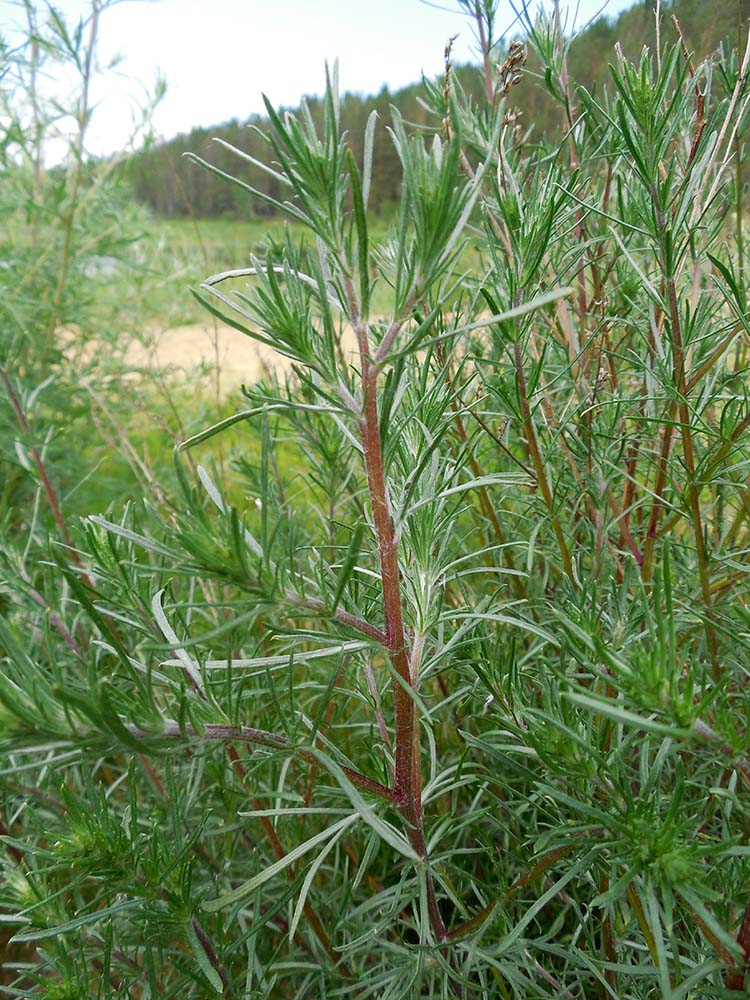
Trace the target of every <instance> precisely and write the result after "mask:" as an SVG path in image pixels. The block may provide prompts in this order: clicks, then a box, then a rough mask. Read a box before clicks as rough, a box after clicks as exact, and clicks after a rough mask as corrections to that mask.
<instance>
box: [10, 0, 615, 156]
mask: <svg viewBox="0 0 750 1000" xmlns="http://www.w3.org/2000/svg"><path fill="white" fill-rule="evenodd" d="M540 2H541V0H533V4H530V6H531V7H533V8H534V9H535V8H536V7H537V6H538V5H539V3H540ZM543 2H544V3H545V4H546V5H547V7H549V6H550V0H543ZM632 3H633V0H609V2H606V0H578V2H577V3H576V0H570V2H569V4H568V9H567V15H566V16H567V19H568V20H567V26H568V30H570V29H571V28H572V27H573V25H574V24H576V25H583V24H585V23H586V22H587V21H588V20H589V19H590V18H592V17H593V16H595V15H596V14H597V13H598V12H600V11H603V12H604V13H606V14H607V15H615V14H617V13H618V12H619V11H621V10H623V9H625V8H626V7H629V6H631V5H632ZM38 6H40V7H41V6H42V5H41V3H39V4H38ZM55 6H56V7H57V8H58V9H59V10H61V11H62V13H63V14H64V15H65V16H66V17H67V18H68V19H69V20H71V21H75V20H77V19H78V18H80V17H82V16H86V14H87V12H88V11H89V10H90V0H55ZM562 6H563V8H565V7H566V0H562ZM501 11H504V12H505V14H504V17H503V26H504V27H505V26H506V25H507V26H510V25H511V24H512V22H513V18H514V15H513V10H512V6H511V3H510V2H505V0H501ZM18 18H19V4H18V2H17V0H0V33H1V34H3V35H5V36H6V37H8V38H9V39H12V38H13V25H14V23H17V21H18ZM455 34H458V36H459V37H458V39H457V40H456V43H455V48H454V61H455V62H464V61H467V60H468V59H469V58H471V54H472V50H473V49H474V46H475V42H474V38H473V34H472V28H471V25H470V24H469V23H468V21H467V19H466V17H465V15H464V14H463V13H462V12H460V11H459V10H458V3H457V2H456V0H434V2H432V0H431V2H429V3H427V2H423V0H122V2H117V3H115V4H114V6H111V7H110V8H109V9H107V10H105V12H104V13H103V15H102V17H101V22H100V48H99V54H100V63H101V64H108V63H109V62H110V61H111V60H112V59H114V58H115V57H118V56H119V58H120V62H119V65H118V66H117V68H116V69H115V70H110V71H108V72H106V73H104V74H102V75H101V76H100V77H99V78H98V79H97V80H96V82H95V84H94V87H93V97H94V100H95V101H96V103H97V108H96V112H95V114H94V116H93V119H92V122H91V126H90V130H89V134H88V140H87V148H88V151H89V152H90V153H94V154H107V153H110V152H112V151H114V150H117V149H120V148H123V147H124V146H126V145H127V144H128V142H129V137H130V136H131V133H132V132H133V128H134V124H133V123H134V121H135V120H136V119H137V118H138V115H137V111H136V109H137V107H138V106H139V105H143V104H144V102H145V101H147V99H148V97H147V95H148V94H149V93H150V92H153V90H154V85H155V81H156V79H157V77H158V76H161V77H163V78H164V79H165V80H166V93H165V96H164V97H163V99H162V100H161V101H160V103H159V104H158V106H157V107H156V109H155V111H154V113H153V117H152V127H153V131H154V133H155V134H156V135H157V136H159V137H164V138H170V137H171V136H173V135H176V134H177V133H178V132H187V131H189V130H190V129H191V128H192V127H194V126H210V125H216V124H219V123H221V122H224V121H228V120H230V119H232V118H237V119H239V120H241V121H242V120H244V119H246V118H247V117H248V116H249V115H251V114H253V113H254V112H258V111H262V110H263V104H262V98H261V94H262V93H266V94H267V95H268V96H269V98H270V99H271V101H272V102H273V103H274V104H275V105H277V106H278V105H287V106H293V105H296V104H298V103H299V99H300V97H301V96H302V95H304V94H319V93H320V92H321V89H322V87H323V84H324V79H325V69H324V63H325V60H328V61H329V62H332V61H333V60H334V59H336V58H338V60H339V75H340V87H341V91H342V92H345V91H355V92H359V93H364V94H371V93H377V92H378V91H379V90H380V89H381V87H382V85H383V84H384V83H385V84H387V85H388V87H389V88H390V89H391V90H394V89H397V88H398V87H401V86H404V85H406V84H408V83H413V82H415V81H416V80H418V79H419V77H420V74H421V73H422V72H424V73H425V74H426V75H428V76H436V75H438V74H440V73H441V71H442V67H443V49H444V46H445V42H446V40H447V38H448V37H450V36H451V35H455ZM48 85H49V86H50V87H51V88H53V89H54V90H56V91H59V92H60V95H61V96H62V94H63V93H64V91H65V89H66V87H69V86H70V84H69V83H66V81H65V80H64V79H53V80H51V81H50V82H49V84H48Z"/></svg>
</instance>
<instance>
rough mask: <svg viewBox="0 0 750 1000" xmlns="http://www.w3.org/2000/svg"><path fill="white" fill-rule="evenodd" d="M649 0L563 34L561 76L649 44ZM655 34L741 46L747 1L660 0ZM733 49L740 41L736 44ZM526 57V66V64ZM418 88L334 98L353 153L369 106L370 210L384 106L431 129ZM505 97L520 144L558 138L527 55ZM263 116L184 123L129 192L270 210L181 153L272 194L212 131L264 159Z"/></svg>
mask: <svg viewBox="0 0 750 1000" xmlns="http://www.w3.org/2000/svg"><path fill="white" fill-rule="evenodd" d="M654 6H655V3H654V0H645V2H643V0H639V2H638V3H636V4H634V6H633V7H631V8H629V9H628V10H626V11H623V12H622V13H621V14H620V15H619V17H617V18H616V19H614V18H608V17H606V16H602V17H599V18H598V19H597V20H595V21H594V22H592V23H591V24H590V25H589V26H588V27H587V28H586V29H585V30H584V31H582V32H581V33H580V34H578V35H577V36H576V37H575V38H573V39H572V41H571V42H570V45H569V49H568V70H569V74H570V79H571V80H572V81H574V82H575V84H581V85H582V86H584V87H586V88H587V89H589V90H591V89H593V90H594V92H595V93H596V90H597V88H601V87H603V86H606V85H607V82H608V80H609V76H610V72H609V64H610V63H611V62H612V61H613V59H614V58H615V45H616V44H617V43H619V45H620V47H621V49H622V51H623V52H624V53H625V55H626V56H628V57H630V58H635V57H637V56H638V53H639V51H640V49H641V48H642V47H643V46H644V45H649V46H654V45H655V44H656V24H655V17H654ZM661 11H662V19H661V37H662V42H664V41H665V40H670V39H673V40H677V38H678V34H677V25H676V24H675V23H674V19H676V21H677V22H678V25H679V29H680V30H681V32H682V36H683V39H684V42H685V45H686V46H687V48H688V50H689V51H690V52H692V53H694V54H695V57H696V59H700V58H704V57H705V56H708V55H711V54H712V53H714V52H717V53H718V52H719V51H721V47H722V45H723V47H724V49H726V50H729V49H731V48H734V47H737V46H738V42H739V43H742V42H743V38H744V36H745V35H746V31H747V19H748V16H749V15H750V0H738V2H736V3H735V2H734V0H723V2H719V3H707V2H706V0H671V2H670V0H665V2H664V3H663V4H662V6H661ZM739 48H740V50H741V48H742V44H740V45H739ZM505 54H506V53H505V51H500V52H499V53H498V62H499V63H501V62H502V61H503V59H504V58H505ZM535 63H536V64H535ZM454 79H455V81H456V82H457V84H458V85H460V86H461V87H463V88H464V90H466V91H467V96H469V97H475V98H479V96H480V95H479V93H478V92H477V93H476V94H474V93H473V90H476V88H477V87H478V86H480V82H478V77H477V75H476V74H474V73H472V72H471V71H470V68H469V67H457V68H456V69H455V70H454ZM423 96H424V88H423V86H422V84H421V83H414V84H412V85H410V86H407V87H404V88H402V89H400V90H396V91H390V90H389V88H388V87H387V86H383V88H382V89H381V90H380V92H379V93H378V94H376V95H371V96H364V95H361V94H356V93H349V94H346V95H344V96H343V97H342V103H341V120H342V125H343V127H344V128H345V129H346V130H347V131H348V132H349V134H350V136H351V143H352V146H353V152H354V153H355V156H356V157H357V158H358V159H359V160H360V162H361V158H362V154H363V149H362V144H363V141H364V133H365V125H366V123H367V120H368V118H369V116H370V114H371V113H372V112H373V111H376V112H377V113H378V124H377V129H376V136H375V153H374V163H373V172H372V173H373V178H374V180H373V184H372V188H371V198H370V207H371V209H372V211H373V212H375V213H376V214H378V215H387V214H388V213H389V211H390V209H391V206H392V205H393V204H394V203H395V202H396V201H397V199H398V197H399V192H400V184H401V166H400V163H399V159H398V154H397V152H396V148H395V146H394V144H393V143H392V142H391V141H390V138H389V137H388V135H387V133H386V123H387V122H388V121H389V120H390V106H391V105H394V106H395V107H397V108H398V110H399V112H400V113H401V116H402V117H403V119H404V120H405V121H406V122H407V123H411V124H412V125H413V126H414V127H415V128H417V129H424V128H425V127H426V126H429V124H430V122H432V123H434V125H435V127H439V125H440V123H439V120H438V119H437V118H436V117H435V115H434V113H433V112H432V111H431V109H430V108H429V107H428V106H427V105H426V104H425V102H424V100H423ZM512 101H513V104H514V105H515V106H516V111H517V113H518V112H520V114H519V117H518V121H519V123H520V125H519V132H518V134H519V136H520V137H521V141H523V142H527V143H538V142H547V143H550V144H554V143H556V142H559V141H560V139H561V138H562V136H563V134H564V128H565V122H564V121H563V120H562V119H561V117H560V113H559V105H557V104H556V102H555V101H554V100H553V99H552V97H551V95H550V94H549V93H548V90H547V88H546V84H545V80H544V76H543V74H541V73H539V66H538V62H536V61H535V60H534V58H533V57H530V58H529V62H528V64H527V66H526V68H525V71H524V74H523V80H522V82H521V84H520V85H519V86H517V87H514V89H513V92H512ZM307 103H308V107H309V110H310V113H311V115H312V117H313V119H314V120H315V121H316V122H318V121H322V117H323V106H322V101H321V99H319V98H316V97H313V98H308V99H307ZM267 131H268V120H267V118H265V117H264V116H262V115H252V116H250V117H249V118H248V119H247V120H245V121H239V120H237V119H233V120H231V121H228V122H224V123H223V124H219V125H215V126H210V127H208V128H194V129H192V130H191V131H190V132H188V133H183V134H180V135H178V136H176V137H175V138H173V139H170V140H168V141H166V142H160V143H154V144H151V145H150V146H149V147H147V148H144V149H143V150H141V151H140V152H139V153H137V154H136V155H135V156H133V157H132V158H131V159H130V160H129V161H128V164H127V170H128V172H129V174H130V179H131V182H132V185H133V190H134V194H135V197H136V199H137V200H138V201H139V202H141V203H143V204H145V205H147V206H149V207H150V208H151V210H152V211H153V212H154V213H155V214H156V215H158V216H161V217H165V218H178V217H181V216H197V217H200V218H219V217H222V216H226V217H230V218H243V217H247V216H248V214H249V213H250V214H255V215H259V216H264V215H265V216H271V215H273V214H274V210H273V207H272V206H270V205H268V204H267V203H265V202H263V201H261V200H259V199H250V198H248V195H247V193H246V192H245V191H244V190H242V189H241V188H239V187H237V186H236V185H232V184H227V183H226V181H225V180H223V179H222V178H220V177H218V176H216V175H214V174H212V173H211V172H209V171H208V170H205V169H203V168H201V167H200V166H199V165H196V164H195V163H193V162H191V161H190V160H188V159H186V158H185V157H184V156H183V154H184V153H186V152H191V153H195V154H196V155H198V156H200V157H202V158H204V159H206V160H208V161H209V162H210V163H212V164H213V165H214V166H215V167H216V168H218V169H219V170H223V171H226V172H227V173H230V174H232V175H233V176H235V177H238V178H239V179H240V180H242V181H243V182H245V183H247V184H249V185H250V186H252V187H254V188H256V189H259V190H261V191H263V192H264V193H266V194H268V195H270V196H271V197H272V198H277V197H279V195H281V194H282V192H281V191H279V190H278V182H277V180H276V179H275V178H274V177H273V176H271V175H270V174H268V173H266V172H264V171H263V170H261V169H260V167H258V166H255V165H254V164H252V163H250V162H249V161H243V160H240V159H238V158H237V156H236V155H235V154H233V153H232V152H231V151H230V150H228V149H226V147H224V146H222V145H221V144H219V143H217V142H213V141H212V140H213V139H214V138H217V139H221V140H223V141H224V142H226V143H228V144H230V145H232V146H235V147H236V148H238V149H240V150H242V151H243V152H245V153H247V154H248V155H249V156H250V157H252V158H253V159H257V160H260V161H261V162H267V161H268V159H269V150H268V146H267V143H266V141H265V139H264V133H266V132H267Z"/></svg>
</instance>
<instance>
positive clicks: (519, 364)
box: [513, 341, 578, 590]
mask: <svg viewBox="0 0 750 1000" xmlns="http://www.w3.org/2000/svg"><path fill="white" fill-rule="evenodd" d="M513 359H514V362H515V368H516V379H517V383H518V399H519V402H520V404H521V417H522V420H523V426H524V433H525V435H526V443H527V444H528V447H529V454H530V456H531V461H532V464H533V466H534V474H535V477H536V480H537V483H538V485H539V488H540V490H541V491H542V496H543V497H544V502H545V504H546V505H547V510H548V511H549V515H550V520H551V521H552V528H553V530H554V532H555V538H556V539H557V545H558V548H559V549H560V556H561V558H562V561H563V567H564V569H565V574H566V576H567V577H568V579H569V580H570V582H571V583H572V585H573V588H574V589H575V590H578V581H577V580H576V578H575V573H574V572H573V562H572V560H571V558H570V552H569V550H568V544H567V542H566V541H565V534H564V533H563V530H562V525H561V524H560V519H559V518H558V516H557V513H556V512H555V501H554V497H553V496H552V490H551V489H550V485H549V483H548V481H547V473H546V471H545V468H544V462H543V461H542V456H541V454H540V452H539V444H538V442H537V439H536V431H535V430H534V421H533V418H532V416H531V409H530V407H529V400H528V396H527V391H526V375H525V374H524V370H523V357H522V355H521V345H520V343H519V342H518V341H516V342H515V344H514V345H513Z"/></svg>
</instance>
